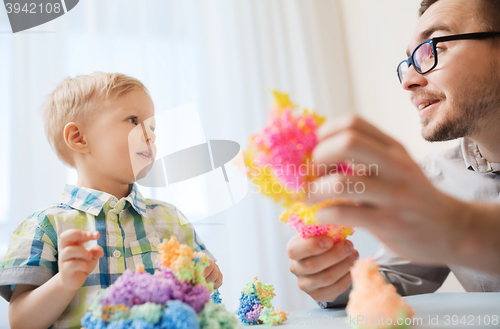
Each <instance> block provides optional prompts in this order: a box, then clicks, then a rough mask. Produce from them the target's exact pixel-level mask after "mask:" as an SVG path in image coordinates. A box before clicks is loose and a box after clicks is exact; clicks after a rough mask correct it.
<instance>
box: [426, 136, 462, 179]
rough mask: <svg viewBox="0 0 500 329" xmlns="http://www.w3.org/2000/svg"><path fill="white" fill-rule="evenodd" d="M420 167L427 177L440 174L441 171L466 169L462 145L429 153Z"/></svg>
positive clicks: (456, 144)
mask: <svg viewBox="0 0 500 329" xmlns="http://www.w3.org/2000/svg"><path fill="white" fill-rule="evenodd" d="M420 166H421V167H422V169H423V170H424V172H425V173H426V174H427V175H430V176H432V175H433V174H438V173H439V172H440V171H441V170H449V169H451V168H461V169H463V168H465V161H464V157H463V153H462V147H461V143H460V142H459V141H458V142H456V143H455V144H454V145H450V146H448V147H446V148H443V149H439V150H433V151H431V152H429V153H428V154H427V155H426V156H425V157H424V158H423V159H422V160H421V161H420Z"/></svg>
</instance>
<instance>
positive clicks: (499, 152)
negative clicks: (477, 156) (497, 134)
mask: <svg viewBox="0 0 500 329" xmlns="http://www.w3.org/2000/svg"><path fill="white" fill-rule="evenodd" d="M471 139H472V140H473V141H474V143H476V145H477V147H478V148H479V152H481V155H482V156H483V158H485V159H486V160H487V161H488V162H490V163H500V143H499V140H500V139H498V138H496V139H490V140H478V139H476V138H471Z"/></svg>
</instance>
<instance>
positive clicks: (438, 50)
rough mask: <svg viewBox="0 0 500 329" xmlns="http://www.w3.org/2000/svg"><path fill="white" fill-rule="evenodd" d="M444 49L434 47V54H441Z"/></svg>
mask: <svg viewBox="0 0 500 329" xmlns="http://www.w3.org/2000/svg"><path fill="white" fill-rule="evenodd" d="M444 50H445V49H444V48H441V47H436V53H438V54H440V53H441V52H443V51H444Z"/></svg>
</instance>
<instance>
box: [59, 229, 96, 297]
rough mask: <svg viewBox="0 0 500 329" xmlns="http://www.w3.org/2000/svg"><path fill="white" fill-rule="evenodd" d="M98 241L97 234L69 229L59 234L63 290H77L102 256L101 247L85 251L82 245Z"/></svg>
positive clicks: (60, 271) (60, 270)
mask: <svg viewBox="0 0 500 329" xmlns="http://www.w3.org/2000/svg"><path fill="white" fill-rule="evenodd" d="M97 239H99V232H97V231H95V232H84V231H81V230H77V229H70V230H67V231H64V232H63V233H62V234H61V238H60V241H59V248H60V249H59V250H60V251H59V263H58V265H59V273H60V275H61V280H62V283H63V285H64V287H65V288H68V289H70V290H77V289H79V288H80V287H81V286H82V285H83V283H84V282H85V280H86V279H87V277H88V276H89V274H90V273H91V272H92V271H93V270H94V268H95V266H96V265H97V261H98V260H99V258H101V257H102V256H104V252H103V250H102V247H101V246H94V247H92V248H89V249H86V248H85V247H84V246H83V244H84V243H85V242H87V241H90V240H97Z"/></svg>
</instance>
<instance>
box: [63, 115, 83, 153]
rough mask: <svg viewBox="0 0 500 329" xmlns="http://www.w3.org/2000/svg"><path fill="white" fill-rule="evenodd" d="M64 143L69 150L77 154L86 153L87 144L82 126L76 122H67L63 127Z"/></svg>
mask: <svg viewBox="0 0 500 329" xmlns="http://www.w3.org/2000/svg"><path fill="white" fill-rule="evenodd" d="M64 141H65V142H66V145H68V146H69V148H70V149H72V150H73V151H76V152H79V153H86V152H87V151H88V147H89V144H88V142H87V140H86V139H85V136H84V135H83V131H82V126H81V125H79V124H78V123H76V122H69V123H68V124H66V126H64Z"/></svg>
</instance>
